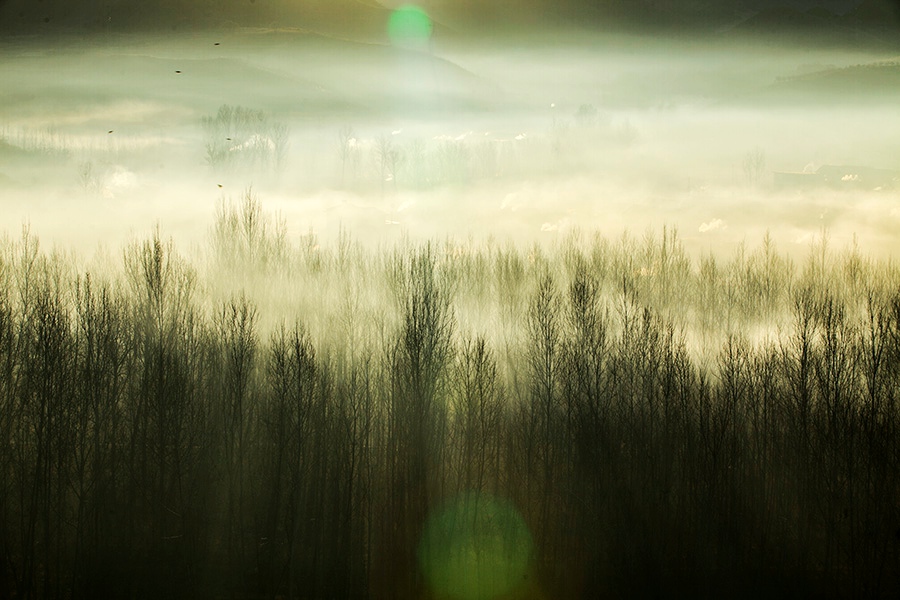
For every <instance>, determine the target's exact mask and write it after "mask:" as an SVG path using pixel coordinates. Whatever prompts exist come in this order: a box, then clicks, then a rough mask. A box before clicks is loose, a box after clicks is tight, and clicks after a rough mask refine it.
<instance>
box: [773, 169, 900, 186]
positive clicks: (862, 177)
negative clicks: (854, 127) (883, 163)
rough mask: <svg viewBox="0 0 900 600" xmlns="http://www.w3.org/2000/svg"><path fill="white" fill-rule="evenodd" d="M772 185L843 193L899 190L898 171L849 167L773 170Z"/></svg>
mask: <svg viewBox="0 0 900 600" xmlns="http://www.w3.org/2000/svg"><path fill="white" fill-rule="evenodd" d="M774 183H775V187H776V188H778V189H813V188H820V187H828V188H832V189H843V190H890V189H900V171H894V170H892V169H875V168H872V167H859V166H851V165H822V166H821V167H819V168H818V169H817V170H816V171H815V172H803V173H791V172H784V171H775V173H774Z"/></svg>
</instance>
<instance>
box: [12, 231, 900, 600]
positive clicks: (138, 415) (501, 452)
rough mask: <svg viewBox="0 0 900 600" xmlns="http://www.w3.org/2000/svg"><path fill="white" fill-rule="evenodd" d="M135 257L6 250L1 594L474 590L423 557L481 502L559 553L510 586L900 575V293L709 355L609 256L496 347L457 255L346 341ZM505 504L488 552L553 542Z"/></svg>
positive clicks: (576, 267) (433, 265)
mask: <svg viewBox="0 0 900 600" xmlns="http://www.w3.org/2000/svg"><path fill="white" fill-rule="evenodd" d="M662 247H663V248H665V247H666V240H665V238H664V240H663V244H662ZM579 256H581V257H580V258H579ZM507 258H509V257H507ZM124 259H125V260H124V275H122V276H115V277H114V276H109V277H106V278H104V277H101V276H99V275H95V276H91V275H78V276H74V277H72V276H70V271H69V270H68V269H67V268H66V267H65V260H64V259H63V258H61V257H59V256H56V255H50V256H48V255H45V254H42V253H41V252H39V251H38V248H37V243H36V241H35V240H34V238H33V237H30V236H28V235H26V236H24V237H23V239H22V241H21V242H20V243H17V244H9V245H8V246H7V247H6V249H5V250H4V253H3V254H2V261H0V278H2V283H3V285H2V286H0V469H2V477H0V597H4V598H117V597H130V598H159V597H169V598H179V597H211V598H219V597H231V598H263V597H268V598H275V597H288V598H384V599H388V598H414V597H448V598H453V597H461V596H459V595H454V592H453V591H452V590H449V591H448V590H440V589H435V587H434V581H435V580H434V579H433V578H430V577H429V573H427V572H426V571H425V570H424V569H423V568H422V558H421V557H422V553H421V551H420V550H421V548H420V544H421V539H422V537H423V535H424V528H425V524H426V523H427V522H428V520H429V518H430V517H431V516H432V515H435V514H436V511H440V510H441V507H442V506H446V503H447V502H448V501H450V500H451V499H453V498H458V497H463V496H466V495H467V494H472V493H473V492H474V493H475V494H485V497H486V498H487V497H493V498H503V499H504V501H505V502H508V503H509V504H510V505H511V506H514V507H515V508H516V510H517V511H518V513H519V515H520V516H521V519H522V521H523V522H524V523H525V524H526V525H527V528H528V530H529V533H528V535H529V537H530V539H531V540H533V546H532V551H531V558H530V561H529V566H528V569H527V571H526V572H525V573H524V574H522V575H521V577H520V580H519V581H516V582H514V584H512V585H511V586H508V589H505V590H504V597H509V598H513V597H521V598H544V597H560V598H597V597H602V596H603V595H615V596H620V597H642V596H651V595H652V596H659V595H662V594H664V593H667V594H674V595H676V596H688V595H691V596H695V597H712V596H714V595H716V596H722V595H724V596H728V597H736V596H741V597H759V596H762V595H766V596H773V595H774V596H779V595H787V594H791V595H801V596H817V597H848V598H880V597H895V596H896V594H897V592H898V591H900V435H898V434H900V417H898V410H897V409H898V407H897V404H896V399H897V393H898V390H900V291H895V292H893V293H883V294H879V293H877V292H876V291H874V290H875V288H874V287H870V292H869V293H868V294H867V296H866V297H865V298H863V299H861V300H860V301H859V302H858V303H856V304H855V305H854V306H855V307H856V308H854V309H853V310H850V308H849V307H848V306H847V305H846V302H845V301H844V300H842V299H841V298H840V297H837V296H835V295H834V294H831V293H829V289H828V288H826V287H824V286H822V285H819V284H817V283H816V281H815V280H813V279H809V278H807V279H806V280H804V281H802V282H801V283H802V284H803V285H797V286H794V287H793V288H792V290H791V291H790V293H789V294H786V296H785V298H786V300H787V302H788V305H787V306H786V307H784V308H785V310H786V311H787V313H788V314H789V324H790V325H789V327H788V329H787V330H785V331H784V332H782V334H781V335H780V336H778V337H774V338H768V339H764V340H762V341H754V340H750V339H748V337H746V336H745V335H742V334H741V333H729V334H728V335H726V336H725V342H724V344H723V345H722V346H721V348H720V350H719V351H718V352H717V354H716V360H715V362H714V363H713V364H706V363H703V362H701V361H700V360H699V359H698V358H697V356H695V355H694V354H692V353H691V352H690V351H689V350H688V349H687V346H686V343H685V341H684V335H683V332H682V331H681V330H680V329H679V328H678V327H676V326H675V325H674V322H675V321H674V318H673V317H672V315H674V314H675V311H677V306H676V305H674V304H672V305H667V306H666V307H664V308H663V309H652V308H650V307H648V306H647V304H646V303H645V302H644V301H643V300H642V297H641V294H642V292H641V290H640V289H639V288H638V287H637V285H636V283H635V281H637V280H636V279H635V280H630V279H628V278H623V279H622V283H621V286H620V288H619V289H618V290H615V291H613V292H610V291H609V290H606V289H605V287H604V283H603V282H604V279H603V278H602V277H601V276H600V275H598V273H597V272H596V270H595V269H594V268H593V266H592V264H593V263H591V262H590V261H589V260H587V259H585V258H584V256H582V255H573V257H572V258H571V261H570V271H569V272H568V273H567V274H566V275H565V276H562V275H561V274H559V273H556V272H554V271H553V270H552V269H550V268H548V266H547V264H545V265H544V266H543V267H542V266H541V264H542V263H541V261H540V260H536V261H535V262H536V264H537V267H536V268H537V269H538V271H537V273H538V274H537V276H536V277H535V279H534V284H533V285H531V284H530V283H529V284H528V286H529V287H528V289H527V290H526V291H525V292H524V293H525V295H526V297H527V298H528V300H527V302H526V305H525V306H521V308H520V309H519V310H518V311H517V309H516V306H514V305H511V306H508V307H507V310H502V309H501V310H500V311H499V312H498V313H497V317H498V319H499V320H500V321H501V322H503V323H505V325H503V326H502V327H500V329H502V331H503V334H502V335H498V336H495V337H493V338H492V337H489V336H479V335H469V334H468V333H466V332H464V331H463V329H462V327H461V326H460V324H459V321H458V318H457V315H456V313H455V309H454V306H455V305H456V304H455V302H456V300H454V298H457V297H458V296H459V294H462V293H465V291H461V290H460V288H459V285H458V281H456V282H454V280H453V278H452V277H451V276H450V275H448V271H447V270H446V269H444V268H442V267H441V258H440V256H439V253H438V251H437V250H436V249H435V247H434V246H431V245H426V246H414V247H410V248H409V249H408V250H407V251H404V252H399V251H398V252H397V253H396V254H395V255H394V256H393V258H392V259H391V260H390V261H388V262H389V263H390V279H391V282H390V284H389V287H390V288H391V289H392V290H393V294H394V296H393V297H394V300H395V301H396V302H395V304H396V306H395V307H394V308H395V312H396V316H397V318H396V320H394V321H386V322H389V323H392V325H391V326H390V327H388V328H387V330H386V334H385V335H384V337H383V339H381V340H363V341H361V340H356V339H355V338H353V337H352V336H351V337H350V338H348V339H349V340H350V341H349V342H347V343H346V344H337V345H336V344H329V343H326V341H319V340H316V339H315V338H314V337H313V336H312V335H311V334H310V332H309V329H308V328H307V327H306V326H305V325H304V323H303V320H304V315H298V317H299V320H296V321H287V322H285V323H283V324H280V325H278V326H275V327H273V328H271V330H265V328H264V327H262V326H261V325H260V315H259V312H258V310H259V309H258V308H257V306H256V305H255V304H254V302H252V301H251V300H250V299H249V298H248V297H246V296H242V295H237V296H235V297H234V298H233V299H232V300H229V301H226V302H223V303H218V304H215V306H214V307H213V308H210V307H209V306H208V305H209V302H208V301H207V298H206V296H204V293H203V289H204V288H203V286H202V285H201V282H200V281H198V276H197V275H196V273H195V271H194V270H193V269H192V268H191V265H189V264H188V263H186V262H185V261H184V260H182V259H181V258H180V257H179V256H178V254H177V253H176V252H175V251H174V249H173V247H172V246H171V244H167V243H165V242H164V241H163V240H161V239H160V237H159V235H158V234H157V235H155V236H153V237H152V238H151V239H149V240H147V241H145V242H143V243H140V244H135V245H133V246H131V247H130V248H129V249H128V250H127V251H126V252H125V256H124ZM504 260H507V259H498V264H501V263H503V261H504ZM510 260H511V259H510ZM516 268H517V267H515V261H511V262H508V263H507V264H506V267H503V269H506V270H510V269H512V271H511V272H515V270H516ZM499 272H500V271H498V273H499ZM510 285H512V284H510ZM653 285H658V286H666V285H668V284H666V283H665V281H664V280H663V281H661V278H657V280H656V283H654V284H653ZM889 287H890V286H882V288H883V289H889ZM895 287H896V286H895ZM471 293H475V292H474V291H473V292H471ZM500 305H501V307H502V305H503V302H502V301H501V302H500ZM860 307H861V308H860ZM666 314H667V315H668V316H664V315H666ZM510 324H511V325H510ZM488 495H489V496H488ZM466 497H467V496H466ZM482 516H483V515H482ZM482 516H480V517H479V519H480V520H479V521H478V523H479V524H478V525H477V527H478V528H479V531H480V534H479V536H475V537H474V538H472V539H477V540H500V541H503V540H506V541H508V540H510V539H516V540H519V541H521V540H522V539H524V538H523V537H522V535H519V537H515V538H510V537H509V536H508V535H507V534H505V533H503V532H502V531H501V532H499V533H497V532H494V531H493V529H491V528H492V527H495V525H492V524H491V520H490V518H482ZM473 527H475V525H473ZM482 530H483V531H482ZM481 534H483V535H481ZM492 536H493V537H492ZM471 544H472V545H473V547H472V548H471V549H470V550H467V552H468V551H470V552H471V556H473V557H475V558H471V557H470V558H468V559H466V560H471V561H475V562H476V563H477V561H479V560H484V561H488V560H490V561H492V562H491V564H499V563H498V562H497V561H500V562H502V560H503V557H504V556H507V557H509V560H512V557H513V556H514V555H515V549H514V548H505V549H504V546H503V544H502V543H499V542H498V543H497V544H494V545H492V544H490V543H488V542H483V541H479V542H471ZM498 548H499V549H498ZM498 556H499V558H498ZM465 564H469V563H465ZM466 589H468V592H467V593H468V594H472V593H475V594H476V595H477V596H478V597H485V598H486V597H489V592H488V588H484V591H482V592H479V589H481V588H478V586H477V585H476V586H469V587H468V588H466ZM472 590H474V592H473V591H472ZM494 593H498V592H497V588H494V587H492V588H490V594H494Z"/></svg>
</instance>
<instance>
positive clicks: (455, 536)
mask: <svg viewBox="0 0 900 600" xmlns="http://www.w3.org/2000/svg"><path fill="white" fill-rule="evenodd" d="M531 551H532V541H531V534H530V533H529V531H528V527H527V526H526V525H525V521H524V520H523V519H522V516H521V515H520V514H519V512H518V511H517V510H516V508H515V507H514V506H513V505H512V504H511V503H509V502H507V501H505V500H501V499H499V498H495V497H493V496H491V495H489V494H482V493H476V492H469V493H467V494H463V495H462V496H459V497H457V498H455V499H453V500H451V501H450V502H448V503H447V504H445V505H444V506H442V507H439V508H438V509H437V510H436V511H435V512H433V513H432V514H431V515H430V516H429V517H428V519H427V520H426V522H425V529H424V531H423V533H422V539H421V540H420V542H419V549H418V559H419V566H420V567H421V568H422V572H423V573H424V574H425V577H426V579H427V580H428V583H429V584H430V585H431V588H432V591H433V592H435V594H436V595H437V596H438V597H445V598H452V599H453V600H489V599H490V598H495V597H497V596H499V595H501V594H505V593H507V592H509V591H511V590H513V589H514V588H515V587H516V586H518V585H520V584H522V582H523V581H524V580H525V577H526V575H527V572H528V563H529V561H530V559H531Z"/></svg>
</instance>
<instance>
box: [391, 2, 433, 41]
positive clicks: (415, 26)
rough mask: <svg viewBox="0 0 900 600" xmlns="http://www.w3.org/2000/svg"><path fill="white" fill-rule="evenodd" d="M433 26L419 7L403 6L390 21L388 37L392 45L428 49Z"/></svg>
mask: <svg viewBox="0 0 900 600" xmlns="http://www.w3.org/2000/svg"><path fill="white" fill-rule="evenodd" d="M432 29H433V25H432V23H431V19H430V18H428V15H427V14H426V13H425V11H424V10H422V9H421V8H419V7H418V6H413V5H406V6H401V7H400V8H398V9H397V10H395V11H393V12H392V13H391V16H390V18H389V19H388V37H389V38H390V40H391V43H392V44H395V45H398V46H406V47H426V46H427V45H428V41H429V40H430V39H431V32H432Z"/></svg>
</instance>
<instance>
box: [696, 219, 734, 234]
mask: <svg viewBox="0 0 900 600" xmlns="http://www.w3.org/2000/svg"><path fill="white" fill-rule="evenodd" d="M699 229H700V233H706V232H708V231H715V230H717V229H728V225H727V224H726V223H725V221H723V220H722V219H713V220H712V221H710V222H708V223H701V224H700V228H699Z"/></svg>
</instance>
